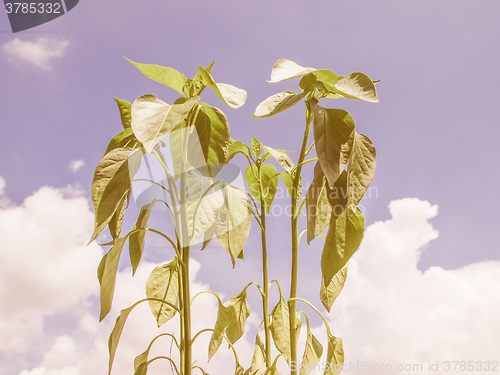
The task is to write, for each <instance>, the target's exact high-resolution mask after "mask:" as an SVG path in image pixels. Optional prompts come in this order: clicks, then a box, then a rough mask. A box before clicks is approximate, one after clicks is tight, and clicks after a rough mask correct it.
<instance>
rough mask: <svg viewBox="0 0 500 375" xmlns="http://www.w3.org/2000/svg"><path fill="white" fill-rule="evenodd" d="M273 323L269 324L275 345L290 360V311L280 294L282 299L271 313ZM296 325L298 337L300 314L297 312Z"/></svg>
mask: <svg viewBox="0 0 500 375" xmlns="http://www.w3.org/2000/svg"><path fill="white" fill-rule="evenodd" d="M270 316H271V324H270V325H269V330H270V331H271V335H272V337H273V341H274V345H275V346H276V349H278V350H279V351H280V353H282V354H284V355H285V356H286V358H287V359H288V360H290V320H289V319H290V318H289V316H290V312H289V309H288V304H287V303H286V301H285V300H284V299H283V296H282V295H280V300H279V302H278V303H277V304H276V306H275V307H274V309H273V311H272V312H271V314H270ZM295 322H296V327H295V332H296V335H297V337H298V335H299V329H300V324H301V321H300V315H299V314H297V315H296V318H295Z"/></svg>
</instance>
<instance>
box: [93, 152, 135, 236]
mask: <svg viewBox="0 0 500 375" xmlns="http://www.w3.org/2000/svg"><path fill="white" fill-rule="evenodd" d="M142 155H143V153H142V150H141V149H133V148H116V149H113V150H111V151H110V152H108V153H107V154H106V155H104V156H103V158H102V159H101V161H100V162H99V164H98V165H97V167H96V170H95V173H94V180H93V181H92V203H93V205H94V210H95V226H94V228H95V229H94V233H93V235H92V238H91V239H90V241H89V243H90V242H92V241H93V240H94V239H95V238H96V237H97V235H98V234H99V233H101V231H102V230H103V229H104V228H105V227H106V225H107V224H108V223H109V221H110V220H111V219H112V218H113V215H114V214H115V212H116V210H117V209H118V208H119V205H120V202H122V199H123V197H124V196H125V195H128V194H129V193H130V189H131V187H132V179H133V177H134V175H135V174H136V172H137V170H138V169H139V167H140V165H141V159H142ZM120 209H121V208H120Z"/></svg>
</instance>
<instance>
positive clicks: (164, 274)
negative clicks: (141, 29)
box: [146, 258, 179, 327]
mask: <svg viewBox="0 0 500 375" xmlns="http://www.w3.org/2000/svg"><path fill="white" fill-rule="evenodd" d="M146 295H147V296H148V298H158V299H161V300H163V301H166V302H169V303H171V304H172V305H174V306H177V300H178V298H179V267H178V264H177V258H175V259H174V260H173V261H172V262H170V263H167V264H164V265H163V266H160V267H156V268H155V269H154V270H153V272H152V273H151V275H150V276H149V278H148V280H147V282H146ZM148 302H149V308H150V309H151V312H152V313H153V315H154V317H155V318H156V322H157V323H158V327H161V326H162V325H163V324H164V323H166V322H168V321H169V320H170V319H172V318H173V317H174V315H175V313H176V311H175V309H173V308H172V307H171V306H169V305H167V304H166V303H163V302H160V301H157V300H149V301H148Z"/></svg>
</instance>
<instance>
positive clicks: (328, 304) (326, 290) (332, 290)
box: [319, 263, 348, 312]
mask: <svg viewBox="0 0 500 375" xmlns="http://www.w3.org/2000/svg"><path fill="white" fill-rule="evenodd" d="M347 266H348V263H346V264H345V265H344V266H343V267H342V268H341V269H340V270H339V271H338V272H337V273H336V274H335V276H333V277H332V280H331V281H330V284H328V287H326V286H325V284H324V282H323V279H322V280H321V291H320V294H319V296H320V298H321V302H322V303H323V306H325V308H326V310H327V311H328V312H330V309H331V308H332V305H333V303H334V302H335V300H336V299H337V297H338V296H339V294H340V292H341V291H342V289H343V288H344V284H345V281H346V279H347Z"/></svg>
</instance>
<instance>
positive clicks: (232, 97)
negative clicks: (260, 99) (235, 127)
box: [198, 66, 247, 109]
mask: <svg viewBox="0 0 500 375" xmlns="http://www.w3.org/2000/svg"><path fill="white" fill-rule="evenodd" d="M198 71H199V74H200V75H201V77H202V78H203V83H204V84H205V85H206V86H208V87H210V88H211V89H212V90H214V91H215V93H216V94H217V96H218V97H219V98H220V99H221V100H222V101H223V102H224V103H226V104H227V105H228V106H230V107H231V108H234V109H237V108H239V107H241V106H242V105H243V104H245V101H246V100H247V92H246V91H245V90H242V89H239V88H237V87H234V86H233V85H229V84H227V83H216V82H215V81H214V79H213V77H212V75H211V74H210V73H209V72H208V71H207V70H206V69H204V68H202V67H201V66H198Z"/></svg>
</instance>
